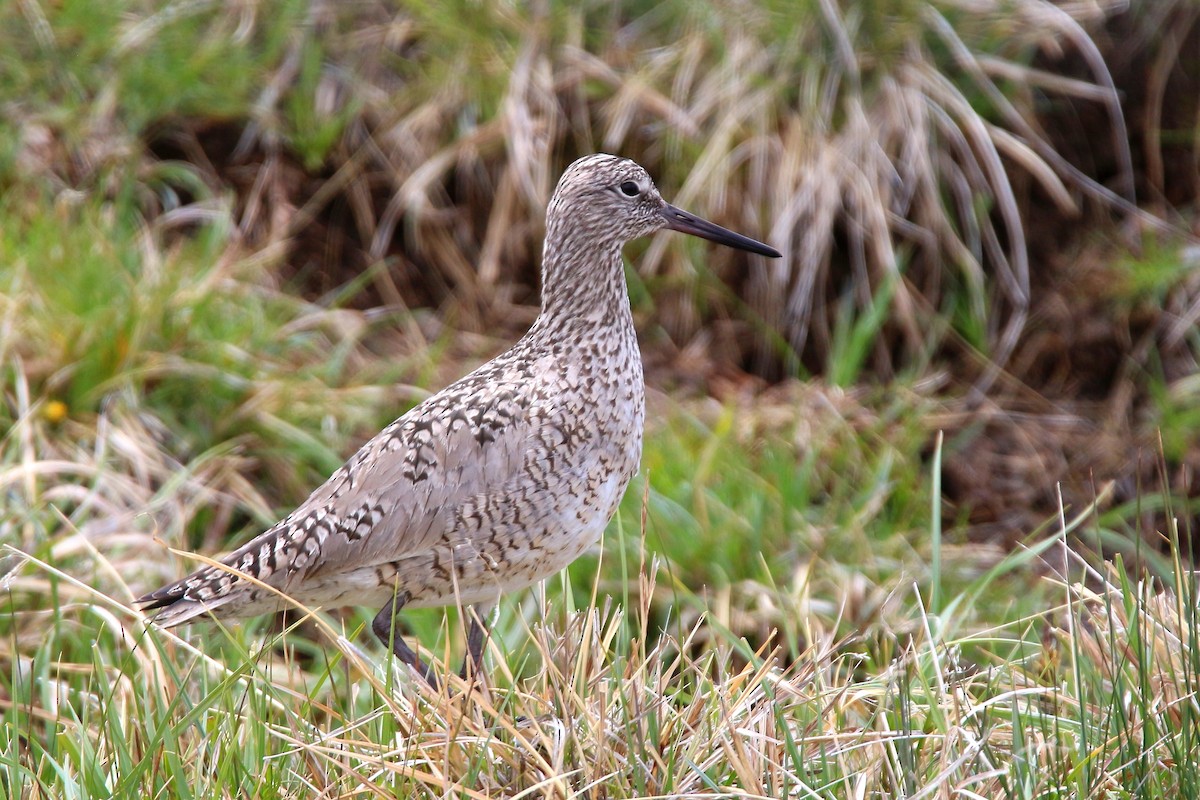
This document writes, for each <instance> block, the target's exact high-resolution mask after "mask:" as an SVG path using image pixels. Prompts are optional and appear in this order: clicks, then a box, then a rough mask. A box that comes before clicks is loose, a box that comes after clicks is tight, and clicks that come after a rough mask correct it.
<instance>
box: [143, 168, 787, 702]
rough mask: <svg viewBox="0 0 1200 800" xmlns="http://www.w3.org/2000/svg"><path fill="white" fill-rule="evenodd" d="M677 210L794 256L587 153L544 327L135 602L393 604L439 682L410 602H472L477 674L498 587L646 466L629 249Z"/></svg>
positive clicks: (548, 289) (152, 605)
mask: <svg viewBox="0 0 1200 800" xmlns="http://www.w3.org/2000/svg"><path fill="white" fill-rule="evenodd" d="M663 228H669V229H671V230H676V231H682V232H684V233H689V234H692V235H694V236H700V237H703V238H705V239H709V240H711V241H714V242H718V243H720V244H723V245H727V246H729V247H734V248H737V249H740V250H745V251H748V252H751V253H756V254H758V255H762V256H767V257H770V258H778V257H779V256H780V254H779V252H778V251H777V250H775V249H774V248H771V247H768V246H767V245H765V244H763V243H762V242H757V241H755V240H753V239H750V238H748V237H745V236H742V235H740V234H737V233H734V232H733V231H730V230H726V229H725V228H722V227H721V226H719V225H716V224H714V223H712V222H708V221H707V220H704V219H700V218H699V217H696V216H693V215H692V214H689V213H687V212H686V211H682V210H680V209H678V208H676V207H675V206H672V205H670V204H669V203H667V202H666V201H665V200H663V198H662V195H660V194H659V192H658V189H656V188H655V186H654V183H653V182H652V181H651V180H650V176H649V174H647V172H646V170H644V169H643V168H642V167H641V166H639V165H638V164H636V163H634V162H633V161H630V160H628V159H624V158H618V157H616V156H611V155H604V154H597V155H591V156H586V157H584V158H581V159H579V160H578V161H576V162H574V163H573V164H571V165H570V166H569V167H568V168H567V170H566V171H565V172H564V173H563V175H562V177H561V179H560V180H559V182H558V186H557V188H556V189H555V191H554V195H553V197H552V198H551V199H550V204H549V206H548V208H547V210H546V240H545V247H544V250H543V254H542V304H541V313H540V314H539V315H538V317H537V319H536V321H535V322H534V323H533V326H532V327H531V328H530V330H529V332H528V333H527V334H525V336H524V337H523V338H522V339H521V340H520V341H518V342H517V343H516V344H515V345H514V346H513V347H512V348H511V349H510V350H508V351H507V352H505V353H504V354H502V355H500V356H497V357H496V358H495V359H493V360H492V361H489V362H487V363H486V364H484V365H483V366H481V367H479V368H478V369H476V370H475V371H474V372H472V373H470V374H469V375H467V376H466V377H464V378H462V379H460V380H458V381H456V382H455V383H452V384H450V385H449V386H447V387H446V388H445V389H443V390H441V391H440V392H438V393H437V394H435V395H433V396H432V397H430V398H428V399H427V400H425V401H424V402H422V403H420V404H419V405H417V406H416V407H414V408H413V409H412V410H411V411H409V412H408V413H406V414H404V415H403V416H402V417H400V418H399V419H397V420H396V421H395V422H393V423H392V424H390V425H388V426H387V427H386V428H384V429H383V431H381V432H380V433H379V434H378V435H377V436H376V437H375V438H373V439H371V440H370V441H369V442H367V443H366V444H365V445H363V446H362V448H361V449H359V451H358V452H357V453H355V454H354V456H352V457H351V458H350V460H349V461H347V462H346V464H345V465H344V466H343V467H342V468H341V469H339V470H338V471H337V472H335V473H333V475H332V476H330V478H329V480H327V481H326V482H325V483H324V484H322V485H321V486H320V487H319V488H318V489H317V490H316V491H314V492H313V493H312V494H311V495H310V496H309V498H308V499H307V500H305V501H304V502H303V503H302V504H301V505H300V507H299V508H297V509H296V510H295V511H293V512H292V513H291V514H289V515H288V516H287V517H285V518H284V519H283V520H281V521H280V522H279V523H277V524H276V525H275V526H274V527H272V528H270V529H269V530H267V531H266V532H264V533H262V534H261V535H259V536H258V537H256V538H254V539H252V540H251V541H250V542H248V543H246V544H245V545H243V546H241V547H239V548H238V549H237V550H235V551H233V552H232V553H230V554H229V555H227V556H225V557H224V558H223V559H221V562H220V564H221V566H209V567H205V568H203V569H200V570H199V571H197V572H195V573H193V574H192V575H189V576H188V577H186V578H183V579H182V580H179V581H177V582H175V583H172V584H170V585H168V586H164V587H163V588H161V589H158V590H157V591H154V592H151V593H149V594H147V595H145V596H143V597H141V598H140V599H139V600H137V601H136V602H137V603H138V604H139V605H140V606H141V607H142V609H143V610H145V611H153V612H155V620H156V621H157V622H158V623H159V624H161V625H163V626H167V627H170V626H173V625H178V624H180V623H182V622H185V621H187V620H190V619H193V618H195V617H200V616H208V617H217V618H225V619H237V618H243V617H249V616H254V615H258V614H263V613H268V612H273V611H277V610H280V609H282V608H285V607H288V606H289V605H292V603H291V602H289V600H288V599H287V598H291V600H292V601H294V602H296V603H300V604H303V605H304V606H307V607H310V608H312V607H322V608H337V607H341V606H370V607H372V608H379V609H380V611H379V613H378V614H377V615H376V617H375V619H374V621H373V622H372V624H371V629H372V630H373V632H374V633H375V635H376V636H377V637H379V639H380V640H381V641H382V642H383V643H384V645H385V646H387V647H389V648H390V649H391V650H392V652H394V653H395V655H396V656H397V657H398V658H399V659H400V660H401V661H402V662H403V663H405V664H407V665H409V666H410V667H411V668H413V669H414V670H416V671H417V673H418V674H420V675H422V676H423V677H424V678H425V680H426V681H428V682H429V683H430V685H432V686H433V687H434V688H436V687H437V679H436V677H435V676H434V674H433V672H432V671H431V670H430V669H427V668H426V666H425V665H424V664H423V663H422V661H421V659H420V657H419V656H418V655H417V653H416V651H415V650H413V649H412V648H410V647H409V646H408V645H407V644H406V643H405V642H404V640H403V638H401V636H400V634H399V633H398V632H397V631H396V617H397V612H398V611H400V609H401V608H421V607H426V606H447V605H457V606H459V607H460V608H464V609H467V607H468V606H470V607H471V608H470V609H468V614H469V618H470V623H469V627H468V631H467V655H466V657H465V658H464V661H463V675H464V676H465V675H466V674H467V667H468V662H469V663H470V664H471V665H472V667H473V669H474V673H475V674H478V673H479V672H480V670H481V668H482V658H483V649H484V644H485V640H486V629H485V623H484V621H485V619H486V618H487V617H488V615H489V613H490V612H491V610H492V609H493V608H494V607H495V604H496V603H497V602H498V600H499V597H500V595H502V594H504V593H506V592H512V591H515V590H517V589H521V588H524V587H526V586H529V585H530V584H533V583H535V582H537V581H539V580H541V579H543V578H545V577H547V576H549V575H552V574H554V573H556V572H558V571H559V570H561V569H563V568H564V567H566V566H567V565H568V564H570V563H571V562H572V561H574V560H575V559H576V558H577V557H578V556H579V555H580V554H582V553H583V552H584V551H585V550H587V549H588V548H589V547H591V546H592V545H593V544H594V543H595V542H596V541H597V540H598V539H599V538H600V535H601V533H602V532H603V530H604V528H605V526H606V525H607V524H608V521H609V520H610V519H611V518H612V516H613V514H614V513H615V512H616V510H617V505H618V503H619V502H620V500H621V497H622V495H623V494H624V493H625V488H626V486H628V485H629V481H630V479H631V478H632V477H633V475H634V474H635V473H636V472H637V470H638V462H639V460H640V459H641V452H642V429H643V426H644V423H645V417H646V404H645V384H644V380H643V377H642V359H641V353H640V351H639V349H638V343H637V336H636V333H635V331H634V326H633V316H632V314H631V312H630V308H629V295H628V291H627V288H626V285H625V272H624V268H623V264H622V259H621V249H622V248H623V247H624V245H625V244H626V243H627V242H629V241H630V240H632V239H636V238H638V237H639V236H645V235H647V234H650V233H654V232H655V231H658V230H660V229H663Z"/></svg>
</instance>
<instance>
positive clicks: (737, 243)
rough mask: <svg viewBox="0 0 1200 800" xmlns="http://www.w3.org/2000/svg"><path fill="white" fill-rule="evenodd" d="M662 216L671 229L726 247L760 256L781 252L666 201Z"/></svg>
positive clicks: (774, 254) (777, 254)
mask: <svg viewBox="0 0 1200 800" xmlns="http://www.w3.org/2000/svg"><path fill="white" fill-rule="evenodd" d="M662 215H663V218H664V219H666V221H667V227H668V228H670V229H671V230H673V231H680V232H682V233H690V234H691V235H692V236H699V237H700V238H701V239H708V240H709V241H710V242H716V243H717V244H723V245H725V246H726V247H736V248H737V249H738V250H745V251H747V252H750V253H758V254H759V255H760V256H767V257H768V258H780V257H781V256H782V255H783V254H782V253H780V252H779V251H778V250H776V249H775V248H774V247H768V246H767V245H765V244H763V243H762V242H757V241H755V240H754V239H751V238H750V237H749V236H742V235H741V234H740V233H734V232H733V231H731V230H729V229H728V228H722V227H721V226H720V225H718V224H716V223H715V222H709V221H708V220H706V219H701V218H700V217H697V216H696V215H695V214H689V213H688V212H686V211H684V210H683V209H682V208H676V207H675V206H673V205H671V204H670V203H667V204H665V205H664V206H663V210H662Z"/></svg>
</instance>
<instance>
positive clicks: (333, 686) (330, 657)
mask: <svg viewBox="0 0 1200 800" xmlns="http://www.w3.org/2000/svg"><path fill="white" fill-rule="evenodd" d="M1176 541H1177V539H1176ZM1031 544H1032V549H1031V550H1030V551H1029V552H1028V553H1014V554H1013V555H1010V556H1008V557H1006V558H1005V559H1003V560H1002V561H1001V562H999V563H998V564H997V565H996V567H995V568H994V569H993V570H991V571H989V572H988V573H987V574H986V575H983V576H980V577H979V578H977V579H975V580H974V581H972V582H971V583H969V584H968V585H966V586H965V587H964V589H963V591H962V592H961V593H956V594H955V595H954V596H951V597H948V598H947V599H948V602H947V603H946V610H945V611H944V612H942V613H941V614H938V615H936V616H934V615H930V614H929V613H928V612H927V610H926V607H925V604H924V602H923V601H922V599H921V597H920V596H919V594H917V593H916V592H914V591H910V590H909V589H906V588H904V587H903V586H900V587H899V588H895V589H893V590H892V594H893V597H892V599H890V600H889V602H887V603H885V604H884V605H882V606H880V607H879V608H878V610H877V612H876V616H875V621H874V623H873V624H871V625H869V626H866V627H862V628H859V629H858V631H857V632H851V633H847V632H846V630H845V628H844V620H840V619H839V617H840V615H841V613H842V612H843V610H844V609H845V608H847V607H848V606H849V605H851V604H853V602H854V600H853V599H852V596H853V595H854V594H855V593H856V592H859V591H861V586H854V585H853V584H845V585H843V587H842V589H841V592H840V593H839V594H837V595H830V596H828V602H816V598H815V597H814V596H813V595H812V589H813V586H814V584H813V577H814V576H815V575H816V574H817V573H818V572H819V570H820V569H822V568H824V567H823V565H821V566H819V565H818V564H816V563H814V564H813V569H812V570H810V571H808V572H807V577H804V576H798V579H797V581H796V582H795V583H793V584H792V585H789V586H780V587H775V588H770V587H766V586H763V587H761V589H760V591H761V592H762V594H763V597H764V598H765V600H766V602H768V603H769V604H772V605H775V606H778V607H780V608H786V609H787V613H788V615H789V616H790V621H789V623H788V624H789V625H790V626H791V627H793V628H794V631H795V632H796V634H798V636H799V638H797V639H795V640H794V641H793V644H794V649H789V648H788V647H786V646H784V644H783V642H781V641H779V640H775V641H774V642H773V643H772V642H764V643H762V644H760V645H757V646H749V645H748V643H747V641H746V640H745V639H742V638H740V637H738V636H737V635H735V634H733V633H730V632H729V631H728V629H727V628H726V627H725V626H724V625H722V624H721V623H720V621H719V617H720V616H721V612H720V610H719V608H714V610H713V611H712V612H711V613H708V614H703V615H701V616H699V617H695V618H693V619H692V620H691V621H689V622H686V623H685V622H681V621H679V620H674V621H671V622H669V623H668V624H666V625H665V626H663V625H662V624H661V622H660V621H659V620H658V619H657V618H656V614H655V612H654V610H653V604H652V603H651V598H653V597H654V596H655V595H656V594H657V589H656V586H657V584H658V583H659V582H660V581H661V580H662V579H663V577H664V575H665V573H664V572H663V570H662V568H661V566H660V565H656V564H655V563H654V562H653V561H644V562H642V564H641V566H640V568H639V569H638V571H637V572H636V573H635V574H634V575H631V576H630V577H631V581H630V582H629V583H627V584H626V586H627V590H626V591H625V592H624V593H623V594H622V595H618V597H617V598H616V601H615V602H614V600H613V599H612V598H610V597H608V596H606V594H605V592H604V591H602V590H600V589H599V587H597V586H595V585H593V586H591V587H588V588H586V589H585V590H584V593H582V594H581V593H580V592H579V591H577V590H572V588H571V584H570V583H562V584H561V585H560V586H559V587H558V589H559V591H561V592H562V593H563V594H562V596H561V597H559V598H558V599H556V600H555V601H554V602H553V603H548V602H547V600H546V594H544V593H542V592H535V593H534V594H533V595H531V596H530V597H528V598H525V599H517V600H516V601H515V602H514V601H510V602H509V603H508V604H507V605H508V608H506V610H505V614H504V615H502V617H501V619H502V620H503V622H502V623H501V626H500V628H498V630H497V633H496V636H495V638H494V640H493V645H492V647H491V648H490V652H489V655H488V660H489V662H490V670H489V672H490V675H491V677H490V678H489V679H488V681H487V683H486V684H485V685H479V686H475V687H473V688H468V687H466V686H464V685H463V684H462V683H461V682H460V681H458V680H457V679H452V680H451V681H450V682H449V684H448V685H447V686H446V687H445V688H444V689H443V690H442V691H441V692H440V693H432V692H430V690H428V689H427V688H426V687H425V685H424V684H423V683H422V682H420V681H419V679H416V678H414V676H412V675H410V674H407V673H405V672H403V671H401V670H400V669H399V668H397V667H395V665H394V664H391V663H389V662H388V661H386V660H383V659H380V658H379V657H378V656H377V655H375V654H366V653H364V652H363V651H362V650H360V644H359V643H358V642H359V641H360V639H358V638H355V637H356V635H357V634H360V633H361V632H362V628H363V623H364V622H365V618H359V617H356V616H352V617H342V618H331V617H328V616H324V615H318V616H316V617H313V618H310V619H309V620H308V621H307V622H306V623H304V624H306V625H309V626H311V630H312V636H313V637H314V639H313V643H312V645H307V644H305V643H304V640H302V639H296V638H294V637H288V638H287V639H286V640H284V639H282V638H280V635H279V634H278V633H271V632H269V631H265V630H262V629H261V628H259V627H257V626H250V627H249V628H236V629H230V630H212V631H211V632H210V633H209V634H208V635H207V636H205V637H204V643H203V647H202V649H197V648H196V647H195V646H193V645H192V644H190V643H189V641H188V640H187V639H180V638H178V637H177V636H176V635H175V634H173V633H169V632H163V631H160V630H158V629H155V628H146V627H144V621H143V620H142V618H141V617H140V615H138V614H136V613H134V612H130V611H129V610H128V609H127V608H125V607H124V604H123V603H121V602H119V601H118V600H116V599H114V598H112V597H109V596H106V595H105V594H104V593H102V592H99V591H97V590H96V589H94V588H92V587H90V586H88V585H87V584H85V583H82V582H80V581H79V580H78V579H76V578H75V577H73V576H71V575H69V574H67V573H64V572H62V571H61V570H59V569H57V568H55V567H53V566H51V565H50V564H48V563H46V562H45V561H42V560H39V559H33V558H30V557H29V556H26V555H24V554H17V553H15V552H14V551H11V550H10V551H9V556H10V562H9V564H10V570H9V573H8V577H7V584H8V591H9V593H10V597H11V596H12V595H13V594H14V593H15V594H18V595H19V594H27V593H37V594H39V595H40V596H43V597H47V598H54V601H55V611H54V612H53V613H51V612H48V611H45V610H41V609H38V608H32V607H31V608H18V609H14V610H13V613H12V614H11V616H9V617H8V621H7V623H6V625H5V632H4V635H3V637H2V643H0V650H2V651H3V657H4V661H5V663H6V664H7V665H8V669H7V670H6V672H5V674H4V675H3V676H2V677H0V685H2V686H3V690H4V694H3V699H0V706H2V707H3V719H4V724H3V726H0V774H2V775H3V780H4V782H5V784H6V787H7V790H8V792H9V793H10V796H17V797H32V796H43V795H50V796H73V797H94V796H103V797H111V796H114V795H116V796H147V795H149V796H162V795H167V796H198V797H232V796H239V795H245V794H249V795H253V796H261V797H286V796H294V795H295V794H297V793H300V794H321V795H323V796H345V795H347V794H353V793H360V792H367V793H372V794H379V793H382V794H385V795H393V794H399V795H403V796H417V797H424V796H428V797H441V796H446V794H451V795H454V796H464V797H495V796H509V797H518V796H522V797H527V796H538V797H575V796H596V795H603V796H608V797H656V796H697V797H700V796H704V797H713V796H726V795H728V796H740V797H747V796H749V797H785V796H806V797H831V798H832V797H844V796H847V794H849V795H852V796H854V795H857V796H909V797H916V796H929V795H931V794H937V793H947V792H948V793H960V794H965V795H966V796H979V797H990V796H998V795H1005V796H1018V797H1031V798H1032V797H1040V796H1045V795H1046V794H1047V793H1050V794H1055V795H1057V796H1071V797H1093V796H1095V795H1096V794H1097V793H1098V792H1099V793H1103V792H1111V791H1117V792H1130V793H1134V794H1137V795H1138V796H1141V797H1175V796H1180V793H1182V794H1183V795H1186V794H1187V793H1188V792H1189V791H1190V788H1193V787H1195V786H1196V782H1197V780H1200V774H1198V773H1197V769H1196V763H1197V759H1196V756H1197V753H1196V748H1197V744H1198V743H1197V737H1196V735H1195V732H1194V731H1195V728H1196V719H1195V717H1196V715H1197V713H1198V712H1197V710H1196V708H1195V703H1194V695H1195V678H1196V666H1197V664H1198V663H1200V661H1198V660H1197V656H1196V652H1195V644H1194V643H1195V641H1196V632H1197V628H1196V624H1197V623H1196V614H1195V608H1196V604H1195V602H1194V589H1193V587H1192V583H1193V582H1192V581H1191V579H1190V577H1189V576H1188V573H1187V571H1186V570H1185V569H1183V568H1182V562H1181V561H1179V560H1178V559H1177V560H1176V565H1177V567H1178V571H1176V572H1175V573H1173V574H1172V575H1171V576H1168V577H1167V584H1166V585H1165V586H1164V585H1163V584H1161V583H1158V582H1156V581H1139V580H1137V579H1135V578H1134V577H1133V576H1131V575H1130V574H1129V573H1128V572H1127V571H1126V570H1125V569H1124V567H1123V566H1122V564H1121V562H1120V561H1117V562H1113V563H1111V564H1109V565H1108V566H1106V567H1103V568H1100V569H1095V568H1093V567H1091V566H1090V565H1088V564H1087V563H1085V562H1082V561H1079V560H1078V559H1077V558H1076V557H1074V556H1070V555H1068V558H1067V561H1065V562H1063V563H1064V564H1065V565H1066V566H1067V567H1068V568H1069V569H1070V571H1071V572H1072V573H1074V574H1076V575H1078V576H1079V578H1082V579H1083V580H1078V579H1076V578H1071V579H1066V580H1063V579H1060V578H1054V579H1049V580H1043V581H1042V582H1041V583H1037V582H1034V583H1028V580H1029V577H1028V574H1027V570H1028V567H1029V566H1030V565H1032V564H1035V563H1036V562H1037V558H1036V556H1035V555H1034V553H1036V552H1041V553H1043V554H1044V553H1047V552H1050V551H1052V550H1053V548H1055V547H1059V546H1060V539H1059V534H1058V533H1057V532H1053V533H1050V534H1049V535H1048V536H1047V537H1046V538H1044V539H1041V540H1039V541H1037V542H1033V543H1031ZM1175 552H1176V553H1177V554H1178V551H1175ZM89 557H90V558H91V559H92V560H93V561H94V563H95V565H96V567H97V569H98V570H99V571H112V570H113V566H114V565H113V564H112V563H111V562H109V561H108V559H107V557H106V554H105V553H103V552H97V551H92V552H91V553H90V556H89ZM14 558H15V559H17V560H16V561H15V562H14V561H13V559H14ZM1023 573H1025V577H1022V574H1023ZM860 580H861V578H860ZM1013 580H1017V581H1020V582H1026V583H1027V586H1028V588H1027V589H1026V590H1025V595H1024V597H1023V599H1022V598H1020V597H1017V596H1013V597H1014V599H1013V600H1012V601H1011V602H1010V603H1009V604H1008V605H1007V606H1006V607H1005V608H998V607H993V606H989V605H987V604H980V603H978V602H977V599H978V596H979V595H980V593H984V592H987V591H988V584H992V583H996V582H999V583H1003V584H1007V585H1009V586H1010V587H1011V586H1013V585H1014V584H1013V583H1012V581H1013ZM673 591H674V592H676V593H686V592H687V590H686V588H681V587H676V588H674V589H673ZM1056 598H1057V599H1056ZM1189 609H1190V610H1189ZM190 638H191V637H189V639H190ZM501 643H502V644H501ZM450 655H451V654H450V653H448V652H445V653H444V652H442V651H440V650H435V651H434V653H433V657H434V660H435V663H437V665H438V668H439V669H441V668H442V667H441V664H444V663H450V658H448V656H450Z"/></svg>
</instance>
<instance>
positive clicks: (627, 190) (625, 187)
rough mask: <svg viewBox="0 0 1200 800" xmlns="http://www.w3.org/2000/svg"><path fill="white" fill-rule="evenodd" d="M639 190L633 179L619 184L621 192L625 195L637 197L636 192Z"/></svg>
mask: <svg viewBox="0 0 1200 800" xmlns="http://www.w3.org/2000/svg"><path fill="white" fill-rule="evenodd" d="M640 191H641V189H639V188H638V185H637V184H636V183H634V182H633V181H625V182H624V183H622V184H621V194H623V195H625V196H626V197H637V196H638V192H640Z"/></svg>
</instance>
